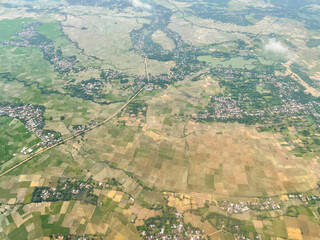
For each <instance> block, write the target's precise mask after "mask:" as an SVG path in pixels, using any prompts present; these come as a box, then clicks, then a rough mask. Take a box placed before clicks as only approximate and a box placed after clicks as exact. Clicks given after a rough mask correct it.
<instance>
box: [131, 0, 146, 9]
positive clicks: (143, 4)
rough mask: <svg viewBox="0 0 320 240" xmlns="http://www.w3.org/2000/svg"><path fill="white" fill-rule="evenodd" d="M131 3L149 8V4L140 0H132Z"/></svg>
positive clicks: (138, 6)
mask: <svg viewBox="0 0 320 240" xmlns="http://www.w3.org/2000/svg"><path fill="white" fill-rule="evenodd" d="M132 5H133V6H134V7H136V8H144V9H151V6H150V5H149V4H147V3H143V2H141V1H140V0H132Z"/></svg>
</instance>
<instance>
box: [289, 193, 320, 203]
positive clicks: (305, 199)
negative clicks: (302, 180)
mask: <svg viewBox="0 0 320 240" xmlns="http://www.w3.org/2000/svg"><path fill="white" fill-rule="evenodd" d="M288 197H289V199H300V200H301V201H302V202H303V203H305V204H308V203H309V202H310V201H311V200H320V197H319V196H310V197H306V196H304V195H303V194H289V195H288Z"/></svg>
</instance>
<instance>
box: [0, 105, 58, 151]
mask: <svg viewBox="0 0 320 240" xmlns="http://www.w3.org/2000/svg"><path fill="white" fill-rule="evenodd" d="M1 116H8V117H12V118H17V119H19V120H20V121H21V122H23V123H24V124H25V127H26V128H27V130H28V131H29V132H33V133H34V134H35V135H36V136H38V137H39V138H41V140H42V141H41V143H39V144H38V146H39V145H42V146H51V145H53V144H55V143H57V142H59V141H60V140H61V139H60V138H59V137H57V136H56V134H54V133H53V132H51V131H48V130H43V126H44V118H43V109H42V108H41V107H35V106H33V105H22V106H18V105H2V106H0V117H1ZM35 147H37V146H35ZM32 151H33V150H32V148H26V147H24V148H23V149H22V151H21V153H23V154H28V153H31V152H32Z"/></svg>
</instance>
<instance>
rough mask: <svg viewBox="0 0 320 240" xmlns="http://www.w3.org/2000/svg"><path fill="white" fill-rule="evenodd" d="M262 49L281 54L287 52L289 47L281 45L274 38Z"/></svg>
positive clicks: (286, 53)
mask: <svg viewBox="0 0 320 240" xmlns="http://www.w3.org/2000/svg"><path fill="white" fill-rule="evenodd" d="M264 49H265V50H266V51H267V52H273V53H278V54H281V55H288V54H289V48H287V47H285V46H283V45H282V44H281V42H278V41H277V40H275V39H270V40H269V42H268V43H267V44H266V45H265V46H264Z"/></svg>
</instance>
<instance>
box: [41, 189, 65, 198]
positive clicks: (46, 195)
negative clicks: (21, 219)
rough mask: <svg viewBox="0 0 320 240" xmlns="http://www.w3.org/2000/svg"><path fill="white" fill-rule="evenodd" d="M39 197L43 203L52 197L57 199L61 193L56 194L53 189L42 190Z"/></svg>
mask: <svg viewBox="0 0 320 240" xmlns="http://www.w3.org/2000/svg"><path fill="white" fill-rule="evenodd" d="M40 197H41V198H42V200H43V201H45V200H47V199H48V198H49V197H54V198H57V199H59V198H60V197H61V192H57V191H56V189H55V188H50V189H44V190H42V192H41V194H40Z"/></svg>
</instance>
